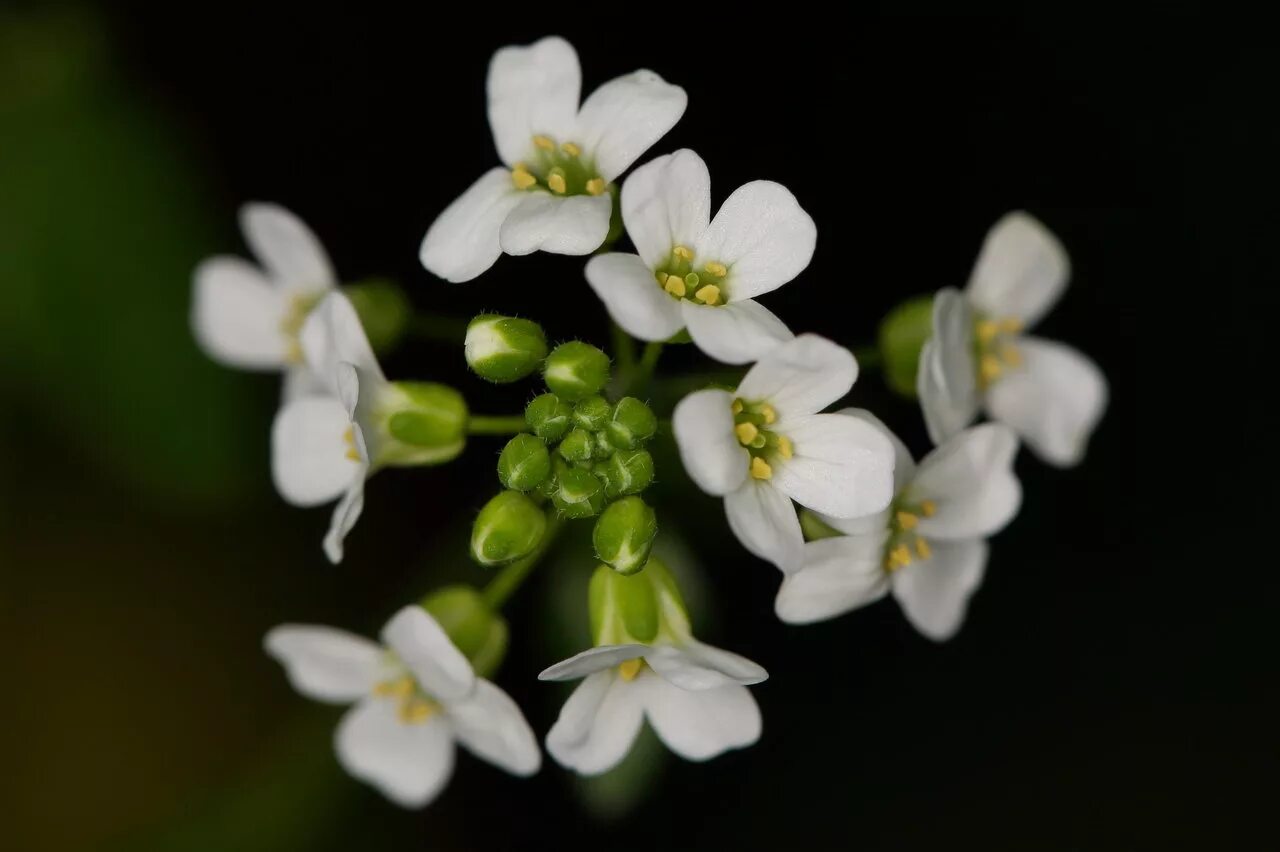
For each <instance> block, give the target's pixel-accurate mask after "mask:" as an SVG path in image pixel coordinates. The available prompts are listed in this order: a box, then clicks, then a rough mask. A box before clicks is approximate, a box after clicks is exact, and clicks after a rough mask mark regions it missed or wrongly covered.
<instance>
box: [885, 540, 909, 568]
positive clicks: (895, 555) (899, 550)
mask: <svg viewBox="0 0 1280 852" xmlns="http://www.w3.org/2000/svg"><path fill="white" fill-rule="evenodd" d="M910 564H911V551H909V550H907V546H906V545H905V544H900V545H898V546H897V547H895V548H894V549H893V550H890V551H889V570H890V571H892V570H894V569H896V568H906V567H907V566H908V565H910Z"/></svg>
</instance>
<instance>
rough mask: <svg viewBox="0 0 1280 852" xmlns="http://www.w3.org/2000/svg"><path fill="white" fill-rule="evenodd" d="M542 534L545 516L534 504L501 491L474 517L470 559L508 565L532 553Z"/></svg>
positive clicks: (517, 492) (512, 493)
mask: <svg viewBox="0 0 1280 852" xmlns="http://www.w3.org/2000/svg"><path fill="white" fill-rule="evenodd" d="M587 475H588V476H590V475H591V474H589V473H588V474H587ZM546 531H547V516H546V515H545V514H543V512H542V509H540V508H538V505H537V504H536V503H534V502H533V501H532V500H530V499H529V498H528V497H526V496H525V495H523V494H521V493H520V492H519V491H503V492H502V493H501V494H498V495H497V496H496V497H494V498H493V499H492V500H490V501H489V502H488V503H486V504H485V506H484V508H483V509H481V510H480V514H479V515H477V516H476V521H475V524H474V526H472V528H471V558H472V559H474V560H475V561H476V562H479V563H480V564H481V565H501V564H503V563H504V562H511V561H513V560H516V559H519V558H520V557H522V556H527V555H528V554H530V553H532V552H533V550H534V548H536V547H537V546H538V544H539V543H540V542H541V541H542V536H543V534H544V533H545V532H546Z"/></svg>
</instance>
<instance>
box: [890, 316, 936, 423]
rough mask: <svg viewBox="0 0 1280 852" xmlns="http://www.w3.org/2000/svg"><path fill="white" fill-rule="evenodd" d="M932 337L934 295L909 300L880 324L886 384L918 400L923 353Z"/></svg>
mask: <svg viewBox="0 0 1280 852" xmlns="http://www.w3.org/2000/svg"><path fill="white" fill-rule="evenodd" d="M932 335H933V297H932V296H917V297H916V298H914V299H908V300H907V301H905V302H903V303H902V304H900V305H898V306H897V307H896V308H894V309H893V310H892V311H890V312H889V313H888V315H886V316H885V318H884V319H883V320H882V321H881V322H880V333H879V346H880V357H881V358H882V359H883V362H884V380H885V383H886V384H888V385H889V387H890V388H891V389H893V390H894V391H896V392H897V393H900V394H902V395H903V396H906V397H910V398H912V399H914V398H915V396H916V372H917V370H918V368H919V366H920V350H921V349H923V348H924V344H925V342H926V341H928V339H929V338H930V337H931V336H932Z"/></svg>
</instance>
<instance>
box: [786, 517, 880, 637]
mask: <svg viewBox="0 0 1280 852" xmlns="http://www.w3.org/2000/svg"><path fill="white" fill-rule="evenodd" d="M888 537H889V533H888V530H887V529H886V528H884V527H881V528H880V530H879V531H877V532H873V533H868V534H866V535H849V536H836V537H834V538H823V539H819V540H818V541H811V542H809V543H808V544H806V545H805V546H804V566H803V567H802V568H801V569H800V570H799V571H797V572H796V573H794V574H789V575H787V576H786V577H784V578H783V580H782V587H781V588H779V589H778V597H777V599H776V600H775V601H774V605H773V606H774V610H775V611H776V612H777V613H778V618H780V619H782V620H783V621H785V622H787V623H788V624H811V623H813V622H815V621H822V620H824V619H827V618H833V617H835V616H837V615H842V614H843V613H846V612H849V611H850V610H854V609H857V608H858V607H862V606H866V605H867V604H869V603H873V602H875V601H878V600H880V599H881V598H882V597H884V596H885V595H886V594H887V593H888V591H889V577H888V575H887V574H886V573H885V570H884V545H885V541H886V540H887V539H888Z"/></svg>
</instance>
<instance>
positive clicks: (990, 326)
mask: <svg viewBox="0 0 1280 852" xmlns="http://www.w3.org/2000/svg"><path fill="white" fill-rule="evenodd" d="M975 331H976V333H977V335H978V340H979V341H980V342H981V343H982V344H983V345H986V344H988V343H990V342H991V341H993V340H995V339H996V335H997V334H999V333H1000V325H999V323H997V322H996V321H995V320H980V321H979V322H978V325H977V328H976V329H975Z"/></svg>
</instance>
